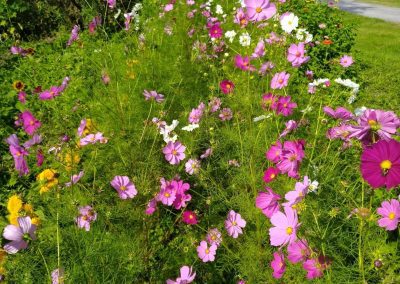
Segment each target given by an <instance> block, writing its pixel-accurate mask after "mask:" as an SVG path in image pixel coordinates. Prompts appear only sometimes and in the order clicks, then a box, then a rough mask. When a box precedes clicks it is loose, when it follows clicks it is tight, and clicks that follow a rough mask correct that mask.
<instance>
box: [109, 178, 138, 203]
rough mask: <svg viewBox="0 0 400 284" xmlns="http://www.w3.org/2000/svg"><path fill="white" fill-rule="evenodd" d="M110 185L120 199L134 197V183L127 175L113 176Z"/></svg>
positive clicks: (135, 191)
mask: <svg viewBox="0 0 400 284" xmlns="http://www.w3.org/2000/svg"><path fill="white" fill-rule="evenodd" d="M111 186H112V187H113V188H114V189H115V190H116V191H117V192H118V195H119V198H121V199H130V198H134V197H135V196H136V194H137V190H136V187H135V185H134V184H133V183H132V182H131V181H130V180H129V177H127V176H115V177H114V179H113V180H112V181H111Z"/></svg>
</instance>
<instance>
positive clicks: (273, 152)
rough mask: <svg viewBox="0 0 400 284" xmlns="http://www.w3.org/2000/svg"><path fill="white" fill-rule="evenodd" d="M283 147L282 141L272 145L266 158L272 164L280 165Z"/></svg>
mask: <svg viewBox="0 0 400 284" xmlns="http://www.w3.org/2000/svg"><path fill="white" fill-rule="evenodd" d="M282 150H283V146H282V143H281V142H280V141H277V142H276V143H275V144H272V145H271V147H270V148H269V149H268V151H267V152H266V153H265V157H266V158H267V159H268V160H270V161H271V162H274V163H278V162H279V161H280V160H281V156H282Z"/></svg>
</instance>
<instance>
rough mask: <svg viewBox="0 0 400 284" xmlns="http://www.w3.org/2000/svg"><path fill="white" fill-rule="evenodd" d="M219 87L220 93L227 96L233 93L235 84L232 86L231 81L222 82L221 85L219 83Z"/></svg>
mask: <svg viewBox="0 0 400 284" xmlns="http://www.w3.org/2000/svg"><path fill="white" fill-rule="evenodd" d="M219 87H220V88H221V91H222V92H223V93H224V94H225V95H227V94H231V93H233V90H234V89H235V84H233V82H232V81H229V80H223V81H221V83H219Z"/></svg>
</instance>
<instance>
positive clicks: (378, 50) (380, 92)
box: [343, 0, 400, 110]
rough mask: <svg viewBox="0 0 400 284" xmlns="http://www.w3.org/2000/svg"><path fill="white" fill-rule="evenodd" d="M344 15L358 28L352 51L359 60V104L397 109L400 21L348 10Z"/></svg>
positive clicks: (399, 93) (399, 106) (398, 105)
mask: <svg viewBox="0 0 400 284" xmlns="http://www.w3.org/2000/svg"><path fill="white" fill-rule="evenodd" d="M393 2H398V3H400V1H397V0H393ZM343 16H344V18H345V20H346V21H347V22H349V23H350V22H353V23H355V24H356V25H357V29H358V32H357V39H356V44H355V47H354V50H355V52H354V54H355V55H356V58H358V59H359V60H361V61H362V72H361V73H360V80H361V81H363V92H362V95H360V97H359V98H360V100H359V101H358V104H365V105H366V106H370V107H373V106H378V105H379V106H380V107H381V108H387V109H389V108H391V109H394V110H395V109H399V108H400V100H399V95H400V76H399V73H398V70H399V69H400V57H399V52H400V24H394V23H389V22H385V21H382V20H378V19H371V18H366V17H362V16H356V15H353V14H349V13H344V15H343Z"/></svg>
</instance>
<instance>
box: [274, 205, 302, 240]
mask: <svg viewBox="0 0 400 284" xmlns="http://www.w3.org/2000/svg"><path fill="white" fill-rule="evenodd" d="M284 210H285V214H283V213H282V212H281V211H278V212H276V213H274V215H272V217H271V223H272V225H274V227H272V228H270V229H269V236H270V242H271V245H272V246H282V245H286V244H287V243H292V242H294V241H295V240H296V239H297V236H296V233H297V229H298V228H299V226H300V224H299V221H298V219H297V212H296V211H295V210H293V209H292V208H291V207H285V208H284Z"/></svg>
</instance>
